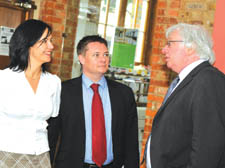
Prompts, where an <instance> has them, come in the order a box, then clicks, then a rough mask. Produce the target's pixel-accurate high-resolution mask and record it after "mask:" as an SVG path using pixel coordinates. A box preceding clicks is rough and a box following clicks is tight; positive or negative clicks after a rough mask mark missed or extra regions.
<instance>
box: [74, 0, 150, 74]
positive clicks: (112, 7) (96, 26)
mask: <svg viewBox="0 0 225 168" xmlns="http://www.w3.org/2000/svg"><path fill="white" fill-rule="evenodd" d="M148 3H149V0H80V7H79V16H78V27H77V34H76V41H75V45H77V43H78V41H79V40H80V39H81V38H82V37H83V36H85V35H92V34H99V35H101V36H102V37H104V38H105V39H106V40H107V41H108V44H109V50H110V51H112V49H111V48H112V46H111V42H112V40H113V37H114V34H115V28H116V27H124V28H133V29H138V39H137V46H136V56H135V62H136V63H142V62H143V61H142V60H143V47H144V38H145V32H146V30H145V29H146V20H147V18H146V17H147V12H148V6H149V5H148ZM124 4H125V7H124ZM75 48H76V47H75ZM74 61H75V63H76V62H77V61H78V58H77V56H76V54H75V59H74ZM73 71H74V70H73ZM73 73H74V72H73Z"/></svg>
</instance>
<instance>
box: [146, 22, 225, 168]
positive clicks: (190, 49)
mask: <svg viewBox="0 0 225 168" xmlns="http://www.w3.org/2000/svg"><path fill="white" fill-rule="evenodd" d="M166 37H167V44H166V46H165V47H164V48H163V50H162V52H163V54H164V55H165V61H166V65H167V67H168V68H170V69H171V70H172V71H174V72H176V73H178V76H177V78H176V79H175V80H174V81H173V82H172V83H171V86H170V88H169V89H168V93H167V95H166V97H165V99H164V102H163V104H162V105H161V107H160V109H159V111H158V112H157V114H156V116H155V118H154V121H153V127H152V133H151V136H150V138H149V141H148V144H147V147H148V148H147V152H146V153H147V157H146V163H147V168H150V167H152V168H224V167H225V75H224V74H223V73H222V72H220V71H219V70H217V69H216V68H214V67H213V66H212V65H210V64H212V63H213V62H214V60H215V58H214V54H213V51H212V41H211V38H210V37H209V36H208V34H207V32H206V31H205V30H204V29H203V28H201V27H200V26H197V25H190V24H183V23H181V24H177V25H174V26H172V27H170V28H169V29H168V30H167V32H166Z"/></svg>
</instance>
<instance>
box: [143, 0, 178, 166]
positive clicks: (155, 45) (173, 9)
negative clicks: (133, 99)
mask: <svg viewBox="0 0 225 168" xmlns="http://www.w3.org/2000/svg"><path fill="white" fill-rule="evenodd" d="M156 8H157V9H156V14H155V18H154V19H155V20H154V26H153V29H154V30H153V37H152V41H151V43H152V51H151V55H150V56H149V57H150V63H149V64H150V66H151V79H150V86H149V90H148V103H147V110H146V119H145V128H144V134H143V142H142V152H141V160H142V158H143V153H144V147H145V143H146V140H147V138H148V136H149V134H150V132H151V129H152V121H153V118H154V116H155V114H156V112H157V110H158V109H159V107H160V106H161V103H162V101H163V98H164V95H165V94H166V92H167V88H168V85H169V78H170V76H171V72H170V71H168V69H167V68H166V66H165V61H164V60H163V55H162V53H161V50H162V47H163V46H164V44H165V29H166V28H167V27H169V26H170V25H172V24H176V23H177V22H178V19H177V17H178V14H179V9H180V0H158V2H157V5H156ZM141 168H145V166H144V165H142V166H141Z"/></svg>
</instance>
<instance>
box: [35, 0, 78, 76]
mask: <svg viewBox="0 0 225 168" xmlns="http://www.w3.org/2000/svg"><path fill="white" fill-rule="evenodd" d="M79 2H80V1H79V0H41V2H40V3H41V5H40V9H39V13H40V16H39V18H40V19H41V20H43V21H45V22H47V23H49V24H50V25H51V26H52V27H53V43H54V47H55V49H54V54H53V59H52V62H51V64H50V66H49V68H50V71H51V72H52V73H55V74H57V75H59V77H60V78H61V79H62V80H65V79H70V78H71V72H72V65H73V52H74V40H75V35H76V27H77V15H78V7H79Z"/></svg>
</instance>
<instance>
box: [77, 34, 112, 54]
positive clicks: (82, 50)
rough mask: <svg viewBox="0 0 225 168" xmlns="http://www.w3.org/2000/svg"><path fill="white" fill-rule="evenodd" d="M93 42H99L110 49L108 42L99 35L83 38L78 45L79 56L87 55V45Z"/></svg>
mask: <svg viewBox="0 0 225 168" xmlns="http://www.w3.org/2000/svg"><path fill="white" fill-rule="evenodd" d="M92 42H99V43H103V44H105V46H106V47H108V44H107V41H106V40H105V39H104V38H102V37H101V36H99V35H91V36H85V37H83V38H82V39H81V40H80V42H79V43H78V45H77V55H80V54H85V52H86V50H87V48H86V47H87V45H88V44H89V43H92Z"/></svg>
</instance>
